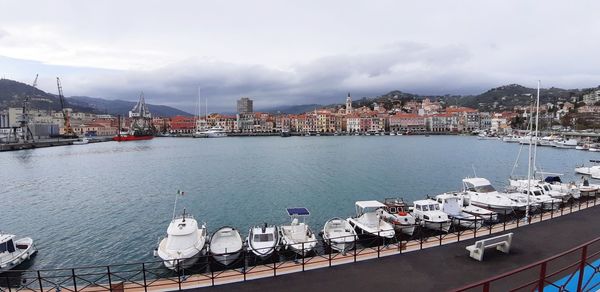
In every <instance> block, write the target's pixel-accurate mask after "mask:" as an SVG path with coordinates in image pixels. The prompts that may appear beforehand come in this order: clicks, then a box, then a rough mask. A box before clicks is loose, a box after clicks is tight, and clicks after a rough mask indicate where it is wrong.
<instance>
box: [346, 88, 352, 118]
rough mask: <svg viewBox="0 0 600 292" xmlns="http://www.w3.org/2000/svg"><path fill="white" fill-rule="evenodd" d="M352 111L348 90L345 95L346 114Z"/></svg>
mask: <svg viewBox="0 0 600 292" xmlns="http://www.w3.org/2000/svg"><path fill="white" fill-rule="evenodd" d="M351 113H352V98H351V97H350V92H348V97H346V114H351Z"/></svg>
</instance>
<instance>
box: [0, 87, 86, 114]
mask: <svg viewBox="0 0 600 292" xmlns="http://www.w3.org/2000/svg"><path fill="white" fill-rule="evenodd" d="M25 96H29V97H30V98H31V103H30V105H31V108H34V109H44V110H47V109H50V110H60V109H61V106H60V100H59V98H58V96H56V95H54V94H50V93H47V92H44V91H42V90H39V89H37V88H35V87H33V86H31V85H27V84H25V83H21V82H17V81H13V80H9V79H0V109H6V108H9V107H21V106H22V105H23V98H24V97H25ZM65 102H66V106H67V107H72V108H73V109H75V110H76V111H84V112H89V111H91V110H92V109H91V108H90V107H89V106H87V105H84V104H78V105H73V104H70V103H69V101H68V100H66V101H65Z"/></svg>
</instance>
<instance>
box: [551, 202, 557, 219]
mask: <svg viewBox="0 0 600 292" xmlns="http://www.w3.org/2000/svg"><path fill="white" fill-rule="evenodd" d="M554 211H556V210H554V200H552V202H550V219H554Z"/></svg>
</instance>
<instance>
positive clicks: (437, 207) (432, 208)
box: [429, 205, 440, 211]
mask: <svg viewBox="0 0 600 292" xmlns="http://www.w3.org/2000/svg"><path fill="white" fill-rule="evenodd" d="M439 209H440V205H429V210H431V211H433V210H439Z"/></svg>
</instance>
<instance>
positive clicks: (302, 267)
mask: <svg viewBox="0 0 600 292" xmlns="http://www.w3.org/2000/svg"><path fill="white" fill-rule="evenodd" d="M301 256H302V272H304V242H303V243H302V254H301Z"/></svg>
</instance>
